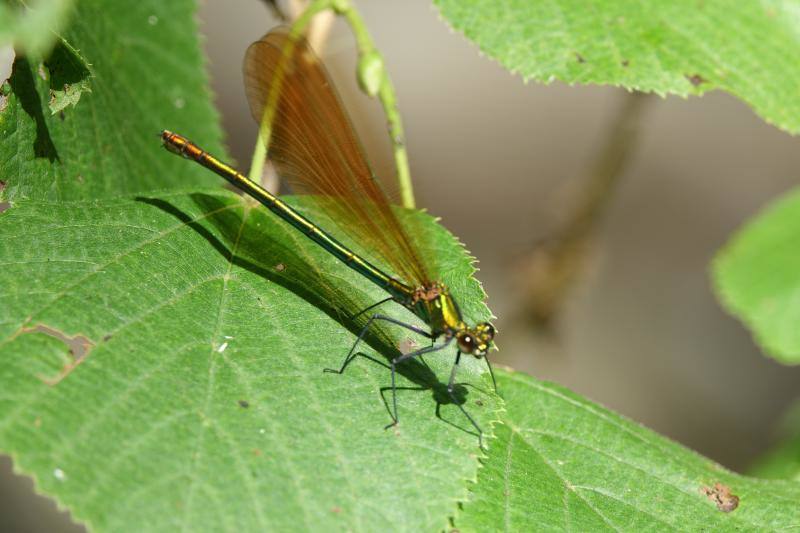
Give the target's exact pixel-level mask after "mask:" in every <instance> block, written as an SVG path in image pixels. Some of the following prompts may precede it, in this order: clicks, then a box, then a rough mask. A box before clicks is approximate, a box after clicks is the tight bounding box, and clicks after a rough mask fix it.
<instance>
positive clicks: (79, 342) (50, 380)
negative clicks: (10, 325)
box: [15, 324, 95, 386]
mask: <svg viewBox="0 0 800 533" xmlns="http://www.w3.org/2000/svg"><path fill="white" fill-rule="evenodd" d="M25 333H44V334H45V335H49V336H51V337H55V338H56V339H58V340H60V341H62V342H63V343H64V344H66V345H67V348H68V351H69V355H70V358H69V361H67V362H66V363H65V364H64V366H63V367H62V369H61V371H60V372H59V373H58V374H57V375H56V376H37V377H38V378H39V379H40V380H42V381H43V382H44V383H46V384H47V385H50V386H54V385H58V383H60V382H61V380H63V379H64V378H66V377H67V376H69V375H70V374H71V373H72V371H73V370H75V368H77V366H78V365H79V364H81V363H82V362H83V361H85V360H86V357H87V356H88V355H89V352H91V351H92V348H94V345H95V343H94V342H92V341H91V340H90V339H89V337H87V336H86V335H81V334H76V335H73V336H69V335H67V334H66V333H64V332H62V331H59V330H57V329H55V328H52V327H50V326H47V325H44V324H37V325H36V326H32V327H23V328H21V329H20V330H19V331H17V332H16V333H15V336H16V335H21V334H25Z"/></svg>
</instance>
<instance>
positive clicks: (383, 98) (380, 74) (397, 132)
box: [248, 0, 416, 208]
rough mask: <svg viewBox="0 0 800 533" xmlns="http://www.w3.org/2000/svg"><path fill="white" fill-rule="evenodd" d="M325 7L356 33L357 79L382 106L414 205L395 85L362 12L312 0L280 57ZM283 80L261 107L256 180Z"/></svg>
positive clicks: (406, 202) (346, 3)
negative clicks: (262, 108) (263, 106)
mask: <svg viewBox="0 0 800 533" xmlns="http://www.w3.org/2000/svg"><path fill="white" fill-rule="evenodd" d="M328 9H332V10H333V11H334V12H335V13H336V14H337V15H340V16H343V17H344V18H345V20H346V21H347V23H348V24H349V25H350V29H351V31H352V32H353V35H354V36H355V39H356V46H357V48H358V55H359V66H358V69H359V71H358V78H359V83H360V85H361V87H362V89H363V90H364V92H366V93H367V94H368V95H369V96H377V97H378V99H379V100H380V102H381V105H382V106H383V111H384V113H385V114H386V120H387V122H388V124H389V136H390V139H391V142H392V148H393V153H394V163H395V169H396V177H397V183H398V188H399V190H400V200H401V204H402V205H403V207H407V208H414V207H415V205H416V204H415V202H414V189H413V186H412V184H411V173H410V171H409V165H408V153H407V152H406V146H405V133H404V131H403V123H402V121H401V119H400V111H399V109H398V107H397V96H396V95H395V91H394V85H393V84H392V81H391V79H389V75H388V74H387V72H386V69H385V68H384V65H383V58H382V57H381V55H380V53H379V52H378V50H377V48H376V47H375V43H374V42H373V40H372V37H371V36H370V34H369V31H367V27H366V24H365V23H364V19H362V18H361V15H360V14H359V13H358V11H357V10H356V8H355V7H354V6H353V5H352V4H351V2H350V0H315V1H314V2H312V3H311V5H309V6H308V8H307V9H306V10H305V11H304V12H303V14H302V15H300V17H298V18H297V20H296V21H295V22H294V23H293V24H292V26H291V28H290V30H289V37H290V39H289V42H288V43H287V46H286V49H285V50H284V55H283V57H284V58H288V57H289V54H291V51H292V50H293V49H294V39H295V38H297V37H299V36H300V35H303V34H304V33H305V31H306V29H307V28H308V25H309V23H310V22H311V19H312V18H313V17H314V15H316V14H318V13H320V12H322V11H325V10H328ZM281 70H282V69H278V71H279V72H280V71H281ZM282 80H283V78H282V76H280V75H279V77H278V78H276V80H275V82H273V88H272V89H271V90H270V97H269V99H268V102H267V105H266V106H265V108H264V116H263V118H262V120H261V127H260V129H259V135H258V141H257V142H256V147H255V149H254V150H253V160H252V162H251V164H250V172H249V173H248V177H249V178H250V179H251V180H252V181H255V182H258V181H260V177H261V173H262V171H263V168H264V162H265V161H266V157H267V146H268V145H269V139H270V134H271V130H272V128H271V125H272V119H273V118H274V114H275V107H276V106H277V95H278V94H279V93H280V91H279V90H278V88H279V86H280V83H281V82H282Z"/></svg>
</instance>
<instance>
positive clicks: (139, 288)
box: [0, 139, 498, 531]
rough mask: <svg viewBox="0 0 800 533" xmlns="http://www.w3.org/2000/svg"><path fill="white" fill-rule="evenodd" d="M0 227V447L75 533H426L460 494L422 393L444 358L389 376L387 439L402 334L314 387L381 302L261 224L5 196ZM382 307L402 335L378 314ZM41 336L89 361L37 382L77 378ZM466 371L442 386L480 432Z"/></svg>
mask: <svg viewBox="0 0 800 533" xmlns="http://www.w3.org/2000/svg"><path fill="white" fill-rule="evenodd" d="M154 144H155V145H157V142H156V140H155V139H154ZM153 150H157V146H154V148H153ZM156 153H157V154H159V155H158V157H163V158H165V159H166V158H172V157H174V156H172V155H170V154H167V153H166V152H164V151H160V150H158V151H157V152H156ZM187 164H189V163H187ZM302 206H304V207H305V211H306V212H307V213H308V214H310V215H312V216H314V217H315V218H318V219H320V220H323V221H324V220H325V219H324V218H322V217H321V215H320V214H319V213H317V212H316V211H315V210H314V209H313V204H309V203H308V201H306V202H305V203H304V204H302ZM416 216H419V217H423V218H424V220H423V221H422V222H421V223H420V224H419V226H420V227H424V228H426V230H425V231H426V232H427V233H430V235H428V236H427V237H428V238H429V240H430V243H431V246H432V247H434V248H435V249H436V250H438V252H439V253H438V254H437V257H438V258H439V260H440V264H439V266H440V267H441V269H442V271H443V272H446V273H447V276H446V277H445V279H444V281H445V282H447V283H449V285H450V287H451V290H453V292H454V294H455V295H456V296H457V297H458V301H459V302H460V303H461V304H462V306H463V311H464V313H465V316H467V317H468V318H469V319H470V320H478V319H487V318H488V315H489V313H488V310H487V309H486V307H485V306H484V305H483V304H482V303H481V301H482V298H483V291H482V289H481V288H480V286H479V284H478V283H477V282H476V281H474V279H472V277H471V276H472V273H473V271H474V269H473V267H472V265H471V260H470V258H468V257H467V256H466V255H465V254H464V251H463V248H462V247H461V245H460V244H459V243H458V242H457V241H456V240H455V239H454V238H453V237H452V236H451V235H450V234H449V233H447V232H446V231H445V230H444V229H443V228H441V227H439V226H437V225H436V224H435V223H434V221H433V219H432V218H431V217H428V216H427V215H422V214H419V215H416ZM0 231H1V232H2V235H3V238H2V239H0V264H2V265H3V268H2V269H1V270H0V286H2V287H3V302H4V304H3V306H2V307H0V360H2V361H3V364H2V365H0V382H2V383H3V387H2V394H0V449H2V450H4V451H6V452H9V453H11V455H12V457H13V458H14V460H15V462H16V464H17V466H18V468H20V469H21V470H22V471H23V472H25V473H28V474H30V475H32V476H34V477H35V479H36V481H37V484H38V486H39V488H40V490H42V491H44V492H45V493H46V494H50V495H53V496H55V497H56V498H57V499H58V501H59V502H60V503H61V504H63V505H65V506H67V507H68V508H69V509H70V510H71V511H72V513H73V515H74V516H75V517H76V518H77V519H79V520H82V521H85V522H87V523H88V524H90V525H91V526H92V527H93V528H96V529H98V530H107V531H156V530H174V529H176V528H178V527H185V528H186V529H188V530H193V531H198V530H206V531H211V530H244V531H264V530H278V531H280V530H296V529H305V530H323V529H324V530H328V529H346V530H373V531H374V530H386V529H390V528H391V529H403V530H414V531H419V530H426V529H427V530H430V529H436V528H441V527H443V526H445V525H446V521H447V517H448V516H449V515H450V514H451V513H452V510H453V508H454V505H455V502H456V501H457V500H458V499H461V498H463V497H464V496H465V493H466V484H465V480H466V479H471V478H473V477H474V475H475V472H476V469H477V459H476V456H477V455H478V454H479V453H480V449H479V448H478V440H477V437H476V436H475V435H473V434H471V433H470V431H471V428H470V426H469V424H468V422H467V420H466V419H465V418H464V417H463V415H462V414H461V413H460V412H459V411H458V409H457V407H456V406H455V405H453V404H451V403H449V402H448V401H447V399H446V398H447V395H446V391H445V390H444V385H443V384H442V380H444V381H446V379H447V377H448V372H449V370H450V367H451V365H452V361H453V357H454V356H455V353H454V350H453V349H449V350H447V351H446V352H442V353H440V354H438V355H433V356H430V357H429V358H427V363H428V364H430V365H431V368H432V370H431V369H429V368H427V367H426V366H425V365H424V364H422V363H421V362H415V361H412V362H409V363H405V364H403V365H401V368H400V369H399V381H398V386H399V387H401V390H400V391H399V394H398V404H399V416H400V420H401V423H400V425H399V426H398V427H397V428H396V429H390V430H384V426H385V425H386V424H387V423H389V422H391V418H390V415H389V411H388V410H387V406H386V404H385V403H384V399H382V393H381V388H385V387H388V386H389V384H390V379H389V378H390V373H389V370H388V369H387V368H386V367H385V366H384V365H385V364H386V361H387V359H386V357H391V356H394V355H396V354H397V350H396V348H394V345H396V344H398V343H400V342H404V341H405V339H406V338H408V337H409V333H408V332H407V331H405V330H402V329H399V328H394V327H393V328H386V329H384V330H380V331H382V334H381V335H375V336H372V337H370V342H369V344H368V345H364V346H363V347H362V349H363V351H364V352H365V353H367V354H372V356H373V357H374V358H376V360H377V361H371V360H369V359H367V358H364V357H358V358H356V359H355V360H354V361H353V362H352V364H351V365H350V367H349V368H348V369H347V371H346V372H345V373H344V374H343V375H337V374H330V373H323V369H324V368H326V367H338V365H340V364H341V362H342V360H343V359H344V357H345V355H346V354H347V352H348V350H349V348H350V346H351V345H352V344H353V342H354V341H355V339H356V334H357V333H358V331H359V330H360V327H361V326H362V325H363V318H362V320H360V321H359V320H351V319H349V318H348V315H349V314H352V313H354V311H356V310H358V309H359V308H363V307H366V306H367V305H369V304H370V303H374V302H376V301H378V300H380V299H382V298H384V297H385V293H384V292H383V291H382V290H380V289H379V288H377V287H373V286H372V285H371V284H366V283H364V280H363V278H361V277H360V276H359V275H358V274H356V273H355V272H352V271H350V270H349V269H348V268H346V267H345V266H344V265H343V264H342V263H341V262H339V261H338V260H335V259H333V258H332V257H331V256H329V255H328V254H327V253H326V252H325V251H324V250H322V249H320V248H319V247H318V246H316V245H315V244H313V243H312V242H311V241H310V240H308V239H306V238H305V237H304V236H303V235H301V234H300V233H298V232H297V231H296V230H294V229H293V228H291V227H289V226H288V225H287V224H285V223H284V222H283V221H281V220H279V219H277V217H275V216H274V215H273V214H272V213H269V212H268V211H266V210H265V209H263V208H252V207H251V206H250V205H249V203H247V202H246V201H244V200H242V199H241V198H240V197H238V196H236V195H234V194H232V193H227V192H225V191H222V190H220V189H215V190H213V191H206V192H202V193H201V192H195V193H193V194H180V193H171V194H167V195H158V196H155V195H153V196H148V197H139V198H137V199H119V200H115V201H111V200H106V201H103V202H59V203H43V202H38V201H22V202H20V203H19V204H18V205H16V206H15V207H13V208H11V209H9V210H8V211H6V212H4V213H3V214H2V215H0ZM381 311H382V312H385V313H388V314H390V315H391V316H394V317H396V318H397V319H401V320H404V321H407V322H413V323H416V324H419V321H418V320H415V319H414V317H413V315H411V314H410V313H409V312H408V311H405V310H404V309H403V308H401V307H400V306H398V305H396V304H386V305H384V306H383V307H382V308H381ZM41 326H44V327H46V328H48V329H47V331H51V332H56V333H55V335H57V336H58V337H59V338H62V339H64V338H69V339H75V338H78V337H83V338H85V341H84V342H85V343H86V344H88V345H89V346H90V350H89V352H88V354H86V355H85V356H84V357H83V358H82V359H80V360H79V361H80V364H78V365H77V366H76V367H75V368H74V370H73V371H72V372H71V373H70V374H68V375H67V377H66V378H65V379H63V380H61V381H60V382H59V383H58V384H57V385H55V386H50V385H48V384H46V382H47V381H53V380H56V379H57V378H58V377H59V375H60V374H61V373H62V372H63V371H64V370H66V369H67V368H68V367H69V366H71V365H74V364H75V362H74V361H71V360H70V361H67V364H66V366H65V363H64V359H65V358H66V357H67V356H68V354H67V350H66V344H64V343H61V344H60V345H59V343H57V342H53V338H52V336H47V335H45V334H44V333H42V332H41ZM411 337H412V338H413V337H414V336H413V335H411ZM414 340H416V341H417V342H420V343H424V342H426V340H425V339H422V338H416V339H414ZM59 342H60V341H59ZM470 359H471V360H470V361H465V362H464V364H463V365H462V369H461V374H460V377H461V380H463V381H465V382H470V383H472V384H473V385H474V386H470V387H466V386H460V387H459V391H460V394H461V396H462V397H463V398H464V400H465V401H466V404H465V406H466V408H467V409H468V410H469V411H470V413H471V414H473V415H474V416H476V417H477V419H478V420H479V423H480V424H481V425H482V427H483V428H485V429H486V430H487V431H488V430H490V428H491V424H490V422H491V420H492V418H493V417H494V411H495V410H496V409H497V408H498V406H497V403H496V400H495V398H494V396H493V395H490V394H487V393H485V392H483V391H484V390H486V388H487V386H488V387H490V385H488V384H487V382H485V381H484V380H482V379H480V374H481V373H482V372H484V371H485V367H484V366H483V363H482V361H477V360H474V359H472V358H470ZM380 362H383V365H382V364H380ZM383 395H384V396H385V399H386V401H390V400H391V395H390V393H389V392H388V391H385V392H384V393H383ZM437 401H441V402H443V405H442V406H441V417H442V419H441V420H440V419H438V418H437V417H436V414H435V413H436V409H437Z"/></svg>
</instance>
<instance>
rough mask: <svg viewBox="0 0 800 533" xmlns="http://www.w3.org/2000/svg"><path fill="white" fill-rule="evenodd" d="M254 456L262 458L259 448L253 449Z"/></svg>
mask: <svg viewBox="0 0 800 533" xmlns="http://www.w3.org/2000/svg"><path fill="white" fill-rule="evenodd" d="M253 455H255V456H256V457H261V450H259V449H258V448H253Z"/></svg>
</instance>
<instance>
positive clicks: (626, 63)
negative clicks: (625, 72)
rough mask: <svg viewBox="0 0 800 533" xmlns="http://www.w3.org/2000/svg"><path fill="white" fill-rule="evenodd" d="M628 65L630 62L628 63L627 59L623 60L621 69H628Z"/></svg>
mask: <svg viewBox="0 0 800 533" xmlns="http://www.w3.org/2000/svg"><path fill="white" fill-rule="evenodd" d="M630 64H631V62H630V61H628V60H627V59H623V60H622V66H623V67H626V68H627V67H628V66H629V65H630Z"/></svg>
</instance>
